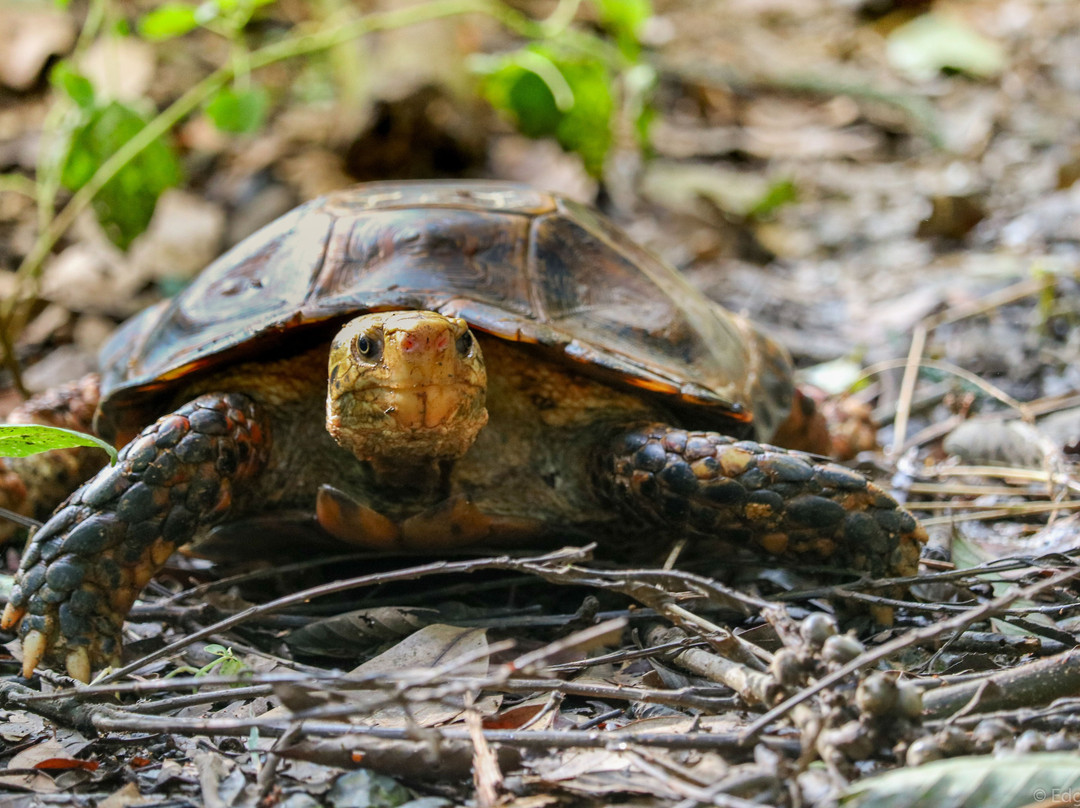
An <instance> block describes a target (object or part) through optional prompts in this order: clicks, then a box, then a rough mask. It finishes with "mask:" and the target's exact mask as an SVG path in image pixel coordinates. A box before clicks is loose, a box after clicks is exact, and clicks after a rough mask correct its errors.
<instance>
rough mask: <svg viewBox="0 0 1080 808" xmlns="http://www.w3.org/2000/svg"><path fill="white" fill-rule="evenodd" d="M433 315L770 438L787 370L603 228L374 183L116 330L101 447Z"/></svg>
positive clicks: (579, 209)
mask: <svg viewBox="0 0 1080 808" xmlns="http://www.w3.org/2000/svg"><path fill="white" fill-rule="evenodd" d="M395 309H429V310H433V311H438V312H441V313H443V314H446V315H453V316H459V317H463V318H464V319H465V320H466V321H468V322H469V323H470V325H471V326H472V327H473V328H475V329H478V330H480V331H483V332H487V333H489V334H492V335H495V336H498V337H501V338H503V339H507V340H513V341H519V342H526V343H534V344H536V345H537V346H540V348H539V349H543V350H546V351H548V352H549V353H550V355H551V356H553V357H554V356H559V357H563V358H565V359H567V360H570V361H572V362H576V363H580V364H581V365H582V366H583V367H584V368H585V369H587V370H588V371H590V372H593V373H597V374H600V375H602V376H605V377H606V378H608V379H610V380H611V381H612V382H615V383H619V384H627V385H632V386H636V387H640V388H645V389H647V390H649V391H653V392H654V393H656V394H658V395H666V396H670V397H674V399H673V400H677V401H679V402H681V403H683V404H687V405H690V406H693V407H701V408H706V409H711V410H713V411H714V414H718V415H722V416H724V417H726V418H732V419H735V420H738V421H743V422H749V421H751V420H752V418H754V417H756V418H757V421H758V426H759V429H758V433H759V436H761V437H767V436H768V435H769V434H771V431H772V429H773V428H774V427H775V426H776V423H777V422H778V421H779V420H780V419H782V418H783V417H784V416H785V415H786V411H787V407H788V406H789V404H790V398H791V385H790V381H789V377H790V367H789V365H788V363H787V359H786V356H785V355H784V353H783V352H782V351H781V350H780V349H778V348H777V347H776V346H775V345H774V344H773V343H771V342H769V341H768V340H765V339H764V338H762V337H761V336H760V335H759V334H758V333H757V332H756V331H755V330H754V329H753V327H752V326H750V325H749V323H748V322H747V321H745V320H744V319H743V318H741V317H737V316H735V315H733V314H731V313H729V312H727V311H725V310H723V309H722V308H720V307H719V306H718V305H716V304H714V303H712V302H711V301H709V300H707V299H706V298H705V297H703V296H702V295H701V293H700V292H698V291H697V290H696V289H694V288H693V287H692V286H691V285H690V284H689V283H688V282H687V281H686V279H685V278H684V277H683V276H681V275H680V274H679V273H678V272H677V271H676V270H675V269H674V268H672V267H671V266H669V265H668V264H666V263H664V262H663V261H661V260H660V259H658V258H657V257H656V256H655V255H653V254H651V253H649V252H647V251H646V250H644V249H642V248H641V247H639V246H637V245H636V244H634V243H633V242H632V241H630V239H629V238H628V237H627V236H626V235H625V234H624V233H622V232H621V231H620V230H618V229H617V228H616V227H615V226H614V225H612V224H611V223H610V222H609V221H608V220H606V219H605V218H604V217H602V216H601V215H600V214H598V213H597V212H596V211H594V210H592V209H590V208H588V207H586V206H584V205H580V204H578V203H576V202H573V201H571V200H568V199H565V198H562V197H560V196H556V195H554V194H549V193H544V192H541V191H537V190H535V189H532V188H530V187H527V186H523V185H517V184H511V183H500V182H461V181H454V182H397V183H371V184H366V185H362V186H358V187H356V188H353V189H350V190H345V191H340V192H337V193H333V194H330V195H328V196H324V197H321V198H319V199H316V200H313V201H311V202H309V203H307V204H305V205H302V206H301V207H299V208H297V209H296V210H294V211H292V212H291V213H288V214H286V215H285V216H283V217H282V218H280V219H278V220H277V221H275V222H273V223H271V224H270V225H268V226H266V227H265V228H263V229H262V230H260V231H259V232H257V233H255V234H254V235H252V236H251V237H249V238H248V239H246V240H245V241H243V242H241V243H240V244H238V245H237V246H236V247H234V248H233V249H232V250H230V251H229V252H228V253H226V254H225V255H223V256H222V257H221V258H219V259H218V260H216V261H215V262H214V263H212V264H211V265H210V266H209V267H207V268H206V270H204V271H203V272H202V274H201V275H200V276H199V277H198V278H197V279H196V280H195V281H194V282H193V283H192V284H191V285H190V286H188V287H187V288H186V289H184V291H183V292H181V293H180V294H179V295H177V296H176V297H174V298H172V299H171V300H168V301H163V302H162V303H160V304H158V305H157V306H154V307H152V308H150V309H147V310H146V311H144V312H142V313H141V314H139V315H137V316H136V317H135V318H133V319H132V320H130V321H128V322H127V323H126V324H124V325H123V326H122V327H121V328H120V329H119V330H118V331H117V333H116V335H115V336H114V337H113V338H112V340H111V341H110V342H109V343H108V344H107V345H106V347H105V349H104V351H103V354H102V404H101V410H100V411H99V419H98V426H99V429H100V431H101V432H102V434H105V435H114V434H116V432H117V431H126V430H128V429H131V428H139V427H141V426H142V425H144V423H145V421H146V420H148V419H149V417H151V416H152V415H154V414H155V413H152V412H150V411H149V409H150V408H151V407H152V404H151V402H153V401H155V400H159V399H161V398H162V396H163V395H165V394H167V393H172V394H173V395H175V394H176V393H177V392H178V391H177V390H176V387H177V386H178V385H180V386H182V385H183V384H185V380H187V379H189V378H190V377H191V376H192V374H201V373H205V372H209V371H211V370H220V369H221V368H222V367H223V366H225V365H226V364H227V363H228V362H231V361H236V360H237V359H239V358H243V357H250V356H254V355H259V354H266V353H272V352H273V351H282V350H288V346H295V345H299V344H301V343H302V342H303V341H304V339H305V338H306V337H304V335H306V334H309V333H317V330H318V329H320V328H321V329H323V330H324V331H325V330H326V329H328V328H329V327H331V326H333V325H335V324H337V323H340V322H341V321H343V320H345V319H348V318H350V317H352V316H355V315H357V314H360V313H364V312H369V311H387V310H395Z"/></svg>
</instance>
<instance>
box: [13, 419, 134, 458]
mask: <svg viewBox="0 0 1080 808" xmlns="http://www.w3.org/2000/svg"><path fill="white" fill-rule="evenodd" d="M75 446H90V447H96V448H98V449H104V450H105V451H106V452H108V453H109V462H110V463H112V464H115V463H116V449H114V448H113V447H112V446H111V445H109V444H108V443H106V442H105V441H103V440H101V438H97V437H94V436H93V435H87V434H85V433H83V432H74V431H73V430H70V429H61V428H60V427H57V426H38V425H36V424H32V425H22V424H3V425H0V457H29V456H30V455H35V454H39V453H41V452H48V451H50V450H52V449H70V448H72V447H75Z"/></svg>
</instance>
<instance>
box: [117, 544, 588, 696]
mask: <svg viewBox="0 0 1080 808" xmlns="http://www.w3.org/2000/svg"><path fill="white" fill-rule="evenodd" d="M591 552H592V545H590V546H589V547H585V548H579V547H571V548H563V549H562V550H557V551H555V552H553V553H547V554H545V555H541V556H535V557H532V558H520V559H515V558H510V557H509V556H500V557H496V558H478V559H472V560H469V561H436V562H433V563H431V564H423V565H421V566H417V567H407V568H405V569H402V570H394V571H392V572H381V573H374V574H371V575H361V576H358V577H356V578H346V579H345V580H343V581H334V582H332V583H328V584H323V585H322V586H315V587H311V588H310V589H304V590H301V591H300V592H294V593H292V594H290V595H285V596H283V597H280V598H277V599H276V600H272V601H269V602H268V603H263V604H260V605H258V606H252V607H251V608H250V609H245V610H244V611H242V612H239V613H238V614H235V615H232V616H231V617H227V618H225V619H224V620H220V621H218V622H217V623H214V624H213V625H210V626H207V627H206V628H202V629H199V630H198V631H196V632H194V633H193V634H190V635H188V636H186V637H183V638H181V639H179V640H177V641H176V642H172V643H169V644H168V645H166V646H165V647H164V648H160V649H158V650H157V651H154V652H153V653H150V654H147V655H146V656H144V657H142V658H141V659H137V660H135V661H134V662H132V663H130V664H128V665H125V666H124V667H122V668H120V669H119V670H116V671H113V672H112V673H110V674H109V675H107V676H104V677H102V678H101V679H100V680H98V683H99V684H106V683H108V682H114V681H116V680H117V679H120V678H122V677H124V676H127V675H128V674H129V673H134V672H135V671H137V670H139V669H140V668H142V667H143V666H145V665H148V664H149V663H151V662H153V661H155V660H158V659H163V658H165V657H167V656H169V655H171V654H174V653H176V652H177V651H180V650H183V649H184V648H186V647H187V646H189V645H191V643H193V642H197V641H199V640H201V639H203V638H205V637H209V636H210V635H212V634H216V633H218V632H220V631H226V630H227V629H230V628H232V627H233V626H236V625H239V624H240V623H243V622H244V621H245V620H247V619H248V618H250V617H252V616H254V615H262V614H268V613H270V612H274V611H277V610H278V609H283V608H285V607H287V606H292V605H295V604H297V603H303V602H304V601H307V600H311V599H314V598H320V597H324V596H326V595H332V594H335V593H337V592H345V591H348V590H349V589H358V588H360V587H365V586H374V585H377V584H385V583H390V582H392V581H411V580H415V579H417V578H423V577H426V576H428V575H452V574H455V573H462V572H475V571H477V570H485V569H508V570H530V571H534V572H536V571H539V570H546V565H548V564H566V563H570V562H573V561H580V560H584V559H587V558H589V556H590V554H591Z"/></svg>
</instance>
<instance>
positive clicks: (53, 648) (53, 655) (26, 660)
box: [0, 603, 120, 683]
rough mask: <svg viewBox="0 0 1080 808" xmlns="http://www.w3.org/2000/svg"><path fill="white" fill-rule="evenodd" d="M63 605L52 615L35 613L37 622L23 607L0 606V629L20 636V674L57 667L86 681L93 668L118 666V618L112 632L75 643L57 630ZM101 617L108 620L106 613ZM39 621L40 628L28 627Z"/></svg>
mask: <svg viewBox="0 0 1080 808" xmlns="http://www.w3.org/2000/svg"><path fill="white" fill-rule="evenodd" d="M62 609H63V607H59V608H56V609H54V611H55V612H56V614H53V615H35V617H41V618H43V619H42V620H41V621H37V620H30V619H27V618H28V615H27V613H26V610H25V609H18V608H16V607H15V606H13V605H11V604H10V603H9V604H8V605H7V606H5V607H4V615H3V617H2V618H0V628H3V629H4V630H5V631H11V630H14V629H16V628H17V629H18V632H19V636H20V638H21V639H22V652H23V660H22V675H23V676H25V677H26V678H30V677H31V676H33V675H34V670H35V669H37V668H40V667H42V666H43V665H45V666H48V667H54V668H60V667H62V668H63V669H64V670H65V671H67V674H68V676H70V677H71V678H72V679H76V680H77V681H80V682H84V683H85V682H89V681H90V676H91V674H92V672H93V671H94V669H98V668H102V667H105V666H107V665H111V666H114V667H116V666H119V664H120V634H119V621H116V629H115V631H114V632H113V633H111V634H109V635H106V636H101V637H96V638H94V640H95V641H94V642H90V643H87V644H86V645H75V644H74V643H73V642H69V641H68V640H67V638H66V637H64V636H63V633H62V632H61V631H60V630H59V629H57V627H56V624H57V622H58V621H62V620H63V611H62ZM101 618H104V619H106V620H108V619H109V618H108V616H106V615H102V616H100V617H99V618H98V619H97V620H96V621H95V622H97V621H100V619H101ZM39 622H40V623H41V624H42V625H43V627H42V628H40V629H39V628H31V626H32V625H34V624H38V623H39Z"/></svg>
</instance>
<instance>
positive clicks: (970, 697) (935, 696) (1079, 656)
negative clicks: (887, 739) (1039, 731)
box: [923, 648, 1080, 718]
mask: <svg viewBox="0 0 1080 808" xmlns="http://www.w3.org/2000/svg"><path fill="white" fill-rule="evenodd" d="M1078 690H1080V649H1076V648H1074V649H1071V650H1069V651H1066V652H1065V653H1063V654H1058V655H1057V656H1053V657H1048V658H1046V659H1039V660H1036V661H1035V662H1029V663H1027V664H1025V665H1018V666H1017V667H1015V668H1010V669H1008V670H1002V671H998V672H997V673H994V674H993V675H991V676H989V677H986V678H984V679H982V680H980V681H978V682H965V683H964V684H958V685H946V686H945V687H939V688H937V689H935V690H930V691H927V692H926V693H924V694H923V715H924V716H925V717H926V718H945V717H946V716H950V715H953V714H954V713H956V712H957V711H958V710H960V709H962V708H964V707H965V705H968V704H969V703H972V706H973V707H974V706H975V705H974V704H973V701H974V699H975V697H976V696H979V698H978V702H977V707H978V709H977V710H974V711H977V712H985V711H987V710H999V709H1007V708H1016V707H1033V706H1035V705H1038V704H1045V703H1047V702H1049V701H1053V700H1054V699H1056V698H1060V697H1062V696H1068V695H1071V694H1074V693H1076V692H1077V691H1078Z"/></svg>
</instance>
